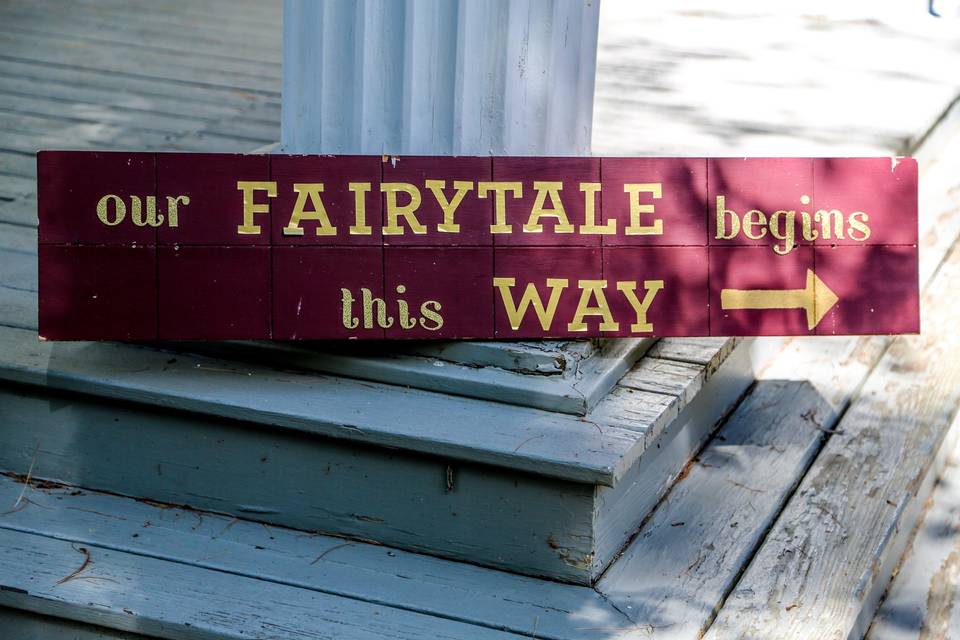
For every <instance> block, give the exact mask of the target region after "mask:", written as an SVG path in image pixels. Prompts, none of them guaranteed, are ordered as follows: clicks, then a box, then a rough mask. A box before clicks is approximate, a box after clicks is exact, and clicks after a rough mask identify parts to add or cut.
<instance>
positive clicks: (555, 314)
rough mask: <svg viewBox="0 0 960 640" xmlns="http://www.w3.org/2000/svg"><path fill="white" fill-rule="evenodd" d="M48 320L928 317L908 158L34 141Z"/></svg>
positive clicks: (453, 328)
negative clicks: (552, 154) (155, 146)
mask: <svg viewBox="0 0 960 640" xmlns="http://www.w3.org/2000/svg"><path fill="white" fill-rule="evenodd" d="M38 180H39V198H40V200H39V214H40V236H39V238H40V252H39V260H40V264H39V269H40V335H41V337H42V339H47V340H100V339H109V340H153V339H163V340H186V339H193V340H209V339H276V340H322V339H384V338H387V339H397V338H419V339H425V338H427V339H429V338H438V339H440V338H442V339H451V338H485V339H489V338H501V339H517V338H546V337H581V338H583V337H617V336H709V335H723V336H726V335H810V334H816V335H833V334H893V333H915V332H918V331H919V295H918V293H919V292H918V273H917V167H916V162H915V161H914V160H913V159H911V158H650V157H647V158H613V157H611V158H597V157H565V158H544V157H527V158H525V157H493V158H490V157H392V156H383V157H381V156H290V155H274V156H267V155H232V154H164V153H156V154H155V153H125V152H66V151H45V152H41V153H40V154H38Z"/></svg>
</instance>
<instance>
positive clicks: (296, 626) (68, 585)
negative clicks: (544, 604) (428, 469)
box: [0, 530, 520, 640]
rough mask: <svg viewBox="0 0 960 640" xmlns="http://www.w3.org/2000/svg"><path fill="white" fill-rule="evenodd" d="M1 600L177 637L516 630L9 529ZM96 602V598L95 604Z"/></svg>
mask: <svg viewBox="0 0 960 640" xmlns="http://www.w3.org/2000/svg"><path fill="white" fill-rule="evenodd" d="M0 575H2V576H3V583H4V588H3V589H0V605H4V606H8V607H13V608H29V609H30V610H32V611H35V612H37V613H42V614H45V615H49V616H54V617H69V618H71V619H74V620H76V621H78V622H84V623H88V624H95V625H96V624H99V625H102V626H109V627H112V628H114V629H118V630H121V631H136V632H139V633H145V634H147V635H148V636H159V637H162V638H169V639H171V640H174V639H176V640H181V639H187V638H189V639H191V640H195V639H199V638H203V639H213V638H216V639H221V638H222V639H226V638H243V637H251V636H253V637H256V636H261V637H264V636H266V637H269V635H270V634H272V635H274V636H281V637H283V636H285V635H290V634H297V635H299V636H301V637H304V638H330V639H331V640H332V639H334V638H337V639H341V638H369V639H371V640H373V639H374V638H406V639H410V640H412V639H413V638H422V637H423V634H424V631H425V630H429V634H430V635H431V636H432V637H436V638H463V639H464V640H467V639H471V640H472V639H474V638H514V637H520V636H517V635H515V634H510V633H506V632H503V631H497V630H494V629H490V628H484V627H479V626H476V625H471V624H466V623H463V622H457V621H453V620H447V619H444V618H438V617H435V616H427V615H423V614H419V613H415V612H411V611H406V610H402V609H395V608H392V607H387V606H383V605H379V604H372V603H367V602H361V601H358V600H353V599H349V598H343V597H339V596H331V595H329V594H325V593H321V592H317V591H306V590H302V589H297V588H294V587H290V586H287V585H281V584H269V583H265V582H264V581H262V580H255V579H251V578H245V577H240V576H236V575H229V574H225V573H222V572H218V571H211V570H209V569H201V568H198V567H191V566H188V565H184V564H181V563H176V562H167V561H164V560H160V559H156V558H150V557H146V556H140V555H135V554H131V553H125V552H121V551H114V550H112V549H105V548H102V547H97V546H93V545H90V546H81V545H77V544H72V543H70V542H67V541H65V540H56V539H54V538H48V537H44V536H38V535H33V534H23V533H19V532H13V531H9V530H0ZM91 602H95V603H96V604H95V605H94V606H91Z"/></svg>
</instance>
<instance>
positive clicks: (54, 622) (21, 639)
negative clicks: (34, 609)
mask: <svg viewBox="0 0 960 640" xmlns="http://www.w3.org/2000/svg"><path fill="white" fill-rule="evenodd" d="M0 629H3V630H4V633H6V634H8V636H9V637H11V638H16V639H17V640H49V638H58V639H61V640H149V639H148V638H147V636H144V635H140V634H139V633H127V632H125V631H115V630H113V629H107V628H105V627H95V626H93V625H88V624H83V623H78V622H73V621H71V620H65V619H63V618H52V617H50V616H42V615H38V614H35V613H29V612H27V611H20V610H18V609H10V608H8V607H0Z"/></svg>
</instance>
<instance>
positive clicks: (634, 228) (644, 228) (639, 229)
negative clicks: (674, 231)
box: [623, 182, 663, 236]
mask: <svg viewBox="0 0 960 640" xmlns="http://www.w3.org/2000/svg"><path fill="white" fill-rule="evenodd" d="M623 190H624V192H625V193H628V194H630V226H628V227H627V228H626V229H624V233H625V234H626V235H628V236H659V235H663V220H661V219H660V218H655V219H654V220H653V224H649V225H642V224H640V216H641V215H643V214H645V213H654V205H652V204H640V194H641V193H649V194H650V195H651V196H653V199H654V200H659V199H660V198H662V197H663V185H662V183H660V182H652V183H646V184H625V185H623Z"/></svg>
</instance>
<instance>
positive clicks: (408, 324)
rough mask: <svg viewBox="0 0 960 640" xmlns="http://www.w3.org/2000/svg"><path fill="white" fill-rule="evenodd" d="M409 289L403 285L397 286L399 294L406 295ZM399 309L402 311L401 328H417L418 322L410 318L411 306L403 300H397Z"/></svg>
mask: <svg viewBox="0 0 960 640" xmlns="http://www.w3.org/2000/svg"><path fill="white" fill-rule="evenodd" d="M406 292H407V288H406V287H405V286H403V285H402V284H399V285H397V293H399V294H404V293H406ZM397 308H398V309H399V310H400V328H401V329H413V328H414V327H415V326H417V321H416V320H414V319H411V318H410V305H409V304H407V301H406V300H404V299H403V298H397Z"/></svg>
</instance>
